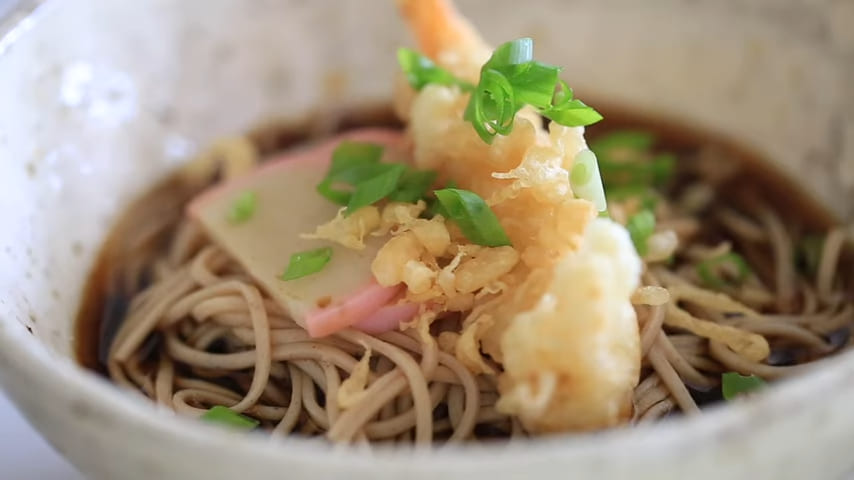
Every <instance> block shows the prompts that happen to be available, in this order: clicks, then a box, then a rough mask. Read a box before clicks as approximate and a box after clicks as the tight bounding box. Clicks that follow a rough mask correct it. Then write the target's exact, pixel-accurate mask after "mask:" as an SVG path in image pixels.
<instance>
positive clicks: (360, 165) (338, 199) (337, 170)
mask: <svg viewBox="0 0 854 480" xmlns="http://www.w3.org/2000/svg"><path fill="white" fill-rule="evenodd" d="M382 155H383V147H382V146H381V145H376V144H373V143H366V142H351V141H343V142H341V143H340V144H338V147H336V148H335V151H333V152H332V162H331V163H330V164H329V170H328V171H327V172H326V176H325V177H324V178H323V180H321V181H320V183H319V184H318V185H317V192H318V193H320V194H321V195H323V196H324V197H326V198H327V199H328V200H330V201H332V202H333V203H337V204H338V205H347V203H349V202H350V197H351V195H352V188H350V189H342V188H340V185H341V184H346V185H349V186H350V187H352V186H355V185H356V183H358V182H360V181H364V180H366V179H368V178H371V177H372V176H375V175H377V174H378V173H379V172H378V170H377V168H376V166H377V164H378V163H379V161H380V158H381V157H382ZM380 168H381V167H380Z"/></svg>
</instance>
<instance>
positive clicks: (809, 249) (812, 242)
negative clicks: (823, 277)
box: [795, 234, 824, 276]
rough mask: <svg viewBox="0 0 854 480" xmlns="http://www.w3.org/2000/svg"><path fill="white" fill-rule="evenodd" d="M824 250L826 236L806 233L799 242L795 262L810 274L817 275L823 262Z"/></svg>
mask: <svg viewBox="0 0 854 480" xmlns="http://www.w3.org/2000/svg"><path fill="white" fill-rule="evenodd" d="M823 250H824V237H823V236H821V235H814V234H811V235H805V236H804V238H803V239H801V241H800V243H798V246H797V250H796V252H795V255H796V257H795V263H796V264H797V265H798V266H799V267H800V269H801V271H802V272H804V273H806V274H807V275H809V276H815V274H816V272H818V265H819V263H820V262H821V254H822V251H823Z"/></svg>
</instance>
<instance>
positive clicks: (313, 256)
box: [281, 247, 332, 281]
mask: <svg viewBox="0 0 854 480" xmlns="http://www.w3.org/2000/svg"><path fill="white" fill-rule="evenodd" d="M331 259H332V249H331V248H329V247H323V248H318V249H315V250H306V251H304V252H297V253H294V254H293V255H291V259H290V261H289V262H288V268H287V269H286V270H285V273H283V274H282V277H281V279H282V280H285V281H288V280H296V279H297V278H302V277H305V276H308V275H311V274H313V273H317V272H319V271H321V270H323V267H325V266H326V264H327V263H329V260H331Z"/></svg>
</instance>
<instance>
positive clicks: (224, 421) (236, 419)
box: [201, 405, 260, 430]
mask: <svg viewBox="0 0 854 480" xmlns="http://www.w3.org/2000/svg"><path fill="white" fill-rule="evenodd" d="M201 419H202V420H204V421H206V422H211V423H218V424H220V425H225V426H228V427H232V428H237V429H240V430H252V429H254V428H255V427H257V426H258V425H259V423H260V422H258V420H255V419H254V418H250V417H247V416H246V415H241V414H239V413H237V412H235V411H234V410H231V409H230V408H228V407H223V406H222V405H216V406H214V407H211V409H210V410H208V411H207V412H205V413H204V414H203V415H202V416H201Z"/></svg>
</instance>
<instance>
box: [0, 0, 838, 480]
mask: <svg viewBox="0 0 854 480" xmlns="http://www.w3.org/2000/svg"><path fill="white" fill-rule="evenodd" d="M23 3H24V7H23V8H24V10H22V12H24V13H26V11H28V9H33V8H34V7H36V8H35V10H34V12H32V13H31V14H29V15H23V14H21V15H17V16H16V17H15V18H16V21H15V22H11V21H7V22H5V27H6V28H7V31H6V32H5V35H4V36H3V38H2V40H0V105H3V108H2V109H0V216H2V227H0V384H2V385H3V387H4V388H5V389H6V391H7V393H8V394H9V395H10V397H11V398H12V399H14V401H15V402H16V404H17V405H18V406H19V407H20V408H21V409H22V411H23V412H24V413H25V414H26V416H27V417H28V419H29V420H30V421H31V422H32V423H33V424H34V425H35V426H36V427H37V428H38V429H39V430H40V431H41V432H43V434H44V435H45V436H46V438H47V439H48V440H49V441H50V442H51V443H52V444H53V445H54V446H56V447H57V449H59V450H60V451H61V452H62V453H63V454H64V455H66V456H67V457H68V458H69V459H70V460H71V461H72V462H73V463H74V464H75V465H76V466H77V467H78V468H80V469H81V470H82V471H84V472H85V473H87V474H89V475H90V476H92V478H98V479H101V478H102V479H150V478H159V479H173V478H174V479H182V478H205V479H209V480H215V479H226V478H242V479H247V480H248V479H256V478H257V479H261V478H270V477H271V476H272V475H276V476H286V477H287V478H290V479H302V478H311V479H314V480H317V479H327V478H329V479H333V478H342V477H344V476H345V475H346V476H347V477H348V478H352V479H363V478H364V479H369V478H370V479H372V480H376V479H384V478H389V479H390V478H400V477H401V475H406V476H407V477H408V478H412V479H422V478H423V479H435V478H437V476H441V478H447V479H455V478H461V479H462V478H467V479H472V478H488V479H505V478H507V479H510V478H566V477H577V478H601V479H617V478H633V479H647V478H648V479H669V478H674V479H675V478H685V477H687V476H688V475H690V476H691V477H692V478H699V479H705V478H709V479H719V478H776V479H788V478H791V479H802V478H838V477H839V476H840V475H841V474H842V473H843V472H845V471H847V470H849V469H850V468H851V467H852V466H854V459H851V457H850V454H849V452H848V446H850V445H851V444H852V443H854V414H852V413H851V411H850V407H849V406H850V405H851V404H852V401H854V381H852V380H854V357H852V356H851V355H842V356H840V357H837V358H835V359H832V360H829V361H827V362H824V363H823V364H822V368H820V369H818V370H817V371H815V373H813V374H810V375H807V376H804V377H802V378H798V379H794V380H792V381H787V382H783V383H781V384H778V385H775V386H774V387H773V388H771V389H769V391H768V392H767V393H766V394H764V395H761V396H759V397H758V398H756V399H754V400H752V401H749V402H740V403H739V404H738V405H734V406H731V407H730V408H725V409H713V410H712V411H710V412H708V413H707V414H706V415H704V416H702V417H700V418H696V419H691V420H689V421H677V422H671V423H669V424H665V425H660V426H656V427H655V428H639V429H634V430H624V431H613V432H605V433H600V434H596V435H582V436H574V437H562V438H554V439H546V440H537V441H532V442H523V443H515V444H510V445H507V446H501V447H497V446H496V447H490V448H485V447H466V448H446V449H440V450H438V451H434V452H402V451H397V452H390V451H383V450H377V451H375V452H374V453H373V454H370V455H369V454H366V453H364V452H357V451H354V450H351V449H347V448H332V447H330V446H328V445H326V444H324V443H322V442H319V441H304V440H295V439H273V440H270V439H267V438H264V437H260V436H259V437H255V436H252V435H250V436H249V438H244V437H243V436H240V435H236V434H232V433H230V432H223V431H221V430H219V429H216V428H212V427H208V426H205V425H199V424H198V423H197V422H192V421H189V420H186V419H182V418H177V417H175V416H174V415H171V414H170V413H168V412H162V411H158V409H156V408H155V407H154V406H152V405H151V404H149V402H147V401H145V400H144V399H142V398H139V397H138V396H136V395H132V394H129V393H126V392H122V391H119V390H118V389H116V388H114V387H113V386H112V385H109V384H108V383H107V382H105V381H104V380H102V379H100V378H98V377H96V376H94V375H92V374H90V373H88V372H85V371H83V370H82V369H80V368H79V367H77V366H76V365H75V364H74V362H73V361H72V360H71V359H70V356H71V345H72V342H73V328H72V326H73V320H74V315H75V312H76V310H77V308H78V306H79V294H80V291H81V288H82V285H83V282H84V280H85V278H86V275H87V273H88V271H89V269H90V267H91V265H92V262H93V260H94V258H95V255H96V253H97V250H98V248H99V246H100V242H101V241H102V239H103V238H104V236H105V235H106V232H107V231H108V229H109V227H110V225H111V224H112V223H113V222H114V221H115V220H116V218H117V215H118V214H119V213H120V212H121V211H122V208H123V207H124V206H126V205H127V204H128V203H129V202H130V201H131V200H132V199H133V198H134V197H135V196H136V195H138V194H139V193H141V192H142V191H144V189H145V188H147V187H148V186H150V185H151V184H152V183H154V182H156V181H157V180H158V179H160V178H163V176H165V175H166V174H167V172H169V171H170V170H172V169H174V168H176V167H177V166H178V165H180V164H181V162H183V161H185V160H186V159H187V158H188V157H189V156H190V155H192V153H193V152H195V151H196V150H197V149H198V148H199V147H200V146H203V145H204V144H206V143H208V142H210V141H211V140H212V139H214V138H216V137H218V136H221V135H226V134H230V133H234V132H239V131H243V130H245V129H246V128H248V127H250V126H252V125H255V124H257V123H258V122H259V121H262V120H264V119H269V118H275V117H280V118H281V117H284V118H287V119H292V120H294V121H298V120H300V119H303V118H305V117H306V116H307V115H309V114H310V113H311V112H324V111H327V109H329V108H330V107H331V106H334V105H341V104H345V105H349V106H358V105H372V104H377V103H380V102H384V101H387V100H388V97H389V95H390V91H391V83H392V79H393V75H394V70H395V63H394V51H395V48H396V47H397V46H398V45H401V44H410V43H411V42H410V40H409V38H408V37H407V35H406V32H405V31H404V30H403V27H402V25H401V23H400V22H399V20H398V19H397V17H396V16H395V13H394V11H393V5H392V2H380V1H377V2H368V1H366V0H346V1H340V2H331V1H325V2H307V1H297V0H281V1H257V2H241V1H238V0H207V1H202V0H185V1H182V2H175V1H169V0H147V1H144V2H131V1H115V2H102V1H97V0H88V1H87V0H66V1H63V2H59V1H54V2H47V3H40V2H32V1H31V2H23ZM460 4H461V5H462V7H463V10H464V11H466V12H467V13H469V15H470V17H471V18H473V19H474V21H475V23H476V24H477V25H478V26H480V27H481V28H482V29H483V31H484V32H485V35H486V37H487V38H488V39H489V40H490V41H492V42H493V43H498V42H500V41H504V40H506V39H509V38H513V37H518V36H523V35H530V36H532V37H534V38H535V40H536V41H537V50H538V57H541V58H543V59H544V60H546V61H549V62H552V63H557V64H561V65H566V66H567V68H566V70H565V78H566V79H567V80H568V81H569V82H570V84H571V85H572V86H573V87H575V88H576V90H577V91H578V92H579V96H580V97H581V98H599V99H604V100H605V101H607V102H608V103H614V104H617V105H622V106H628V107H631V108H634V109H636V110H638V111H650V112H655V113H656V114H657V115H658V116H665V117H670V118H673V119H679V120H681V121H686V122H690V123H692V124H696V125H697V126H700V127H703V128H706V129H708V130H710V131H712V132H715V133H719V134H723V135H726V136H730V137H734V138H738V139H740V140H742V141H743V142H745V143H747V144H749V145H751V146H752V147H754V148H755V149H757V150H758V151H760V152H761V153H763V154H765V155H766V156H767V157H768V158H770V159H772V160H773V161H774V162H775V163H776V164H777V165H779V166H780V167H781V168H782V169H783V170H784V171H786V172H788V173H789V174H790V175H793V176H797V177H798V178H799V179H800V180H801V181H802V182H803V183H804V185H805V186H806V187H807V188H808V189H809V190H810V191H812V192H814V194H815V195H816V196H817V197H818V198H819V199H820V200H821V201H823V202H824V203H825V204H827V205H828V206H829V207H831V208H832V209H833V210H834V211H835V212H836V213H837V214H838V215H839V216H840V217H842V218H846V219H848V220H850V219H851V218H852V210H854V154H852V151H854V118H852V114H851V113H850V112H852V111H854V108H852V107H854V99H852V96H851V94H850V93H849V91H848V88H849V83H850V79H851V78H854V75H852V73H854V68H852V64H854V60H852V58H854V37H852V35H854V34H852V32H854V28H852V27H854V7H852V6H853V5H854V4H852V3H851V2H839V1H831V0H813V1H811V2H797V1H774V0H759V1H754V2H750V4H749V5H746V4H744V2H738V1H734V0H726V1H711V0H704V1H678V0H660V1H650V2H644V3H643V5H641V4H640V3H637V2H634V1H630V0H602V1H596V0H579V1H575V2H571V3H568V2H562V1H558V0H540V1H532V2H527V3H526V4H525V8H519V5H518V3H516V2H510V1H507V0H501V1H493V2H489V7H488V8H486V7H485V6H486V4H487V2H481V1H476V0H469V1H462V0H461V1H460ZM30 331H31V332H32V333H30Z"/></svg>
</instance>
